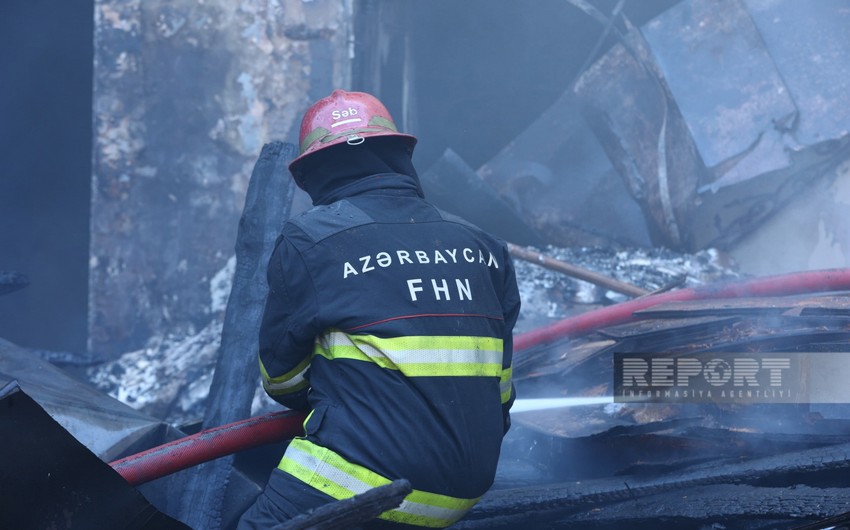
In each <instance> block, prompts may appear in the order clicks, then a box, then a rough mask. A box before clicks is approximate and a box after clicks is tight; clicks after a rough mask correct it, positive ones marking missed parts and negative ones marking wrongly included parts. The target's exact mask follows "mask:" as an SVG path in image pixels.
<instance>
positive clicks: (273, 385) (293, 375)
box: [260, 356, 312, 395]
mask: <svg viewBox="0 0 850 530" xmlns="http://www.w3.org/2000/svg"><path fill="white" fill-rule="evenodd" d="M311 358H312V356H309V357H307V358H306V359H304V360H303V361H301V362H300V363H298V366H296V367H295V368H293V369H292V370H290V371H288V372H286V373H285V374H283V375H279V376H276V377H270V376H269V372H268V371H267V370H266V367H265V365H264V364H263V360H262V359H260V375H262V378H263V388H264V389H265V390H266V392H268V393H269V394H271V395H281V394H292V393H294V392H298V391H299V390H301V389H303V388H307V387H308V386H309V385H310V382H309V381H307V380H306V379H305V378H304V374H305V373H306V372H307V369H308V368H310V359H311Z"/></svg>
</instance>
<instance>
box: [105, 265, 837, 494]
mask: <svg viewBox="0 0 850 530" xmlns="http://www.w3.org/2000/svg"><path fill="white" fill-rule="evenodd" d="M847 290H850V269H830V270H823V271H811V272H798V273H793V274H784V275H779V276H768V277H765V278H756V279H753V280H747V281H740V282H729V283H722V284H715V285H706V286H701V287H693V288H689V289H681V290H678V291H671V292H668V293H662V294H656V295H647V296H643V297H640V298H636V299H634V300H630V301H628V302H623V303H620V304H617V305H613V306H610V307H606V308H603V309H597V310H595V311H589V312H587V313H583V314H581V315H578V316H574V317H569V318H565V319H563V320H560V321H558V322H556V323H554V324H551V325H549V326H546V327H544V328H540V329H536V330H534V331H529V332H527V333H523V334H521V335H518V336H517V337H516V339H515V340H514V348H515V350H516V352H521V351H522V350H526V349H528V348H531V347H534V346H538V345H540V344H545V343H547V342H552V341H554V340H557V339H563V338H566V337H576V336H580V335H583V334H586V333H589V332H591V331H593V330H596V329H601V328H605V327H609V326H614V325H618V324H624V323H626V322H629V321H632V320H635V317H634V315H633V313H634V312H635V311H638V310H641V309H645V308H647V307H650V306H654V305H657V304H661V303H664V302H674V301H685V300H710V299H718V298H738V297H743V296H787V295H794V294H803V293H816V292H829V291H847ZM304 418H305V414H304V413H303V412H296V411H284V412H274V413H271V414H266V415H264V416H258V417H256V418H249V419H247V420H242V421H238V422H235V423H229V424H227V425H223V426H221V427H215V428H212V429H207V430H204V431H201V432H199V433H197V434H194V435H192V436H187V437H186V438H181V439H179V440H175V441H173V442H169V443H167V444H164V445H161V446H159V447H154V448H152V449H148V450H147V451H143V452H141V453H138V454H135V455H131V456H128V457H126V458H122V459H121V460H116V461H115V462H112V463H110V464H109V465H111V466H112V467H113V468H114V469H115V470H116V471H118V473H119V474H120V475H121V476H122V477H124V479H125V480H127V482H129V483H130V484H131V485H133V486H137V485H139V484H144V483H145V482H149V481H151V480H154V479H156V478H160V477H164V476H166V475H169V474H171V473H175V472H177V471H180V470H182V469H186V468H189V467H192V466H195V465H197V464H200V463H202V462H206V461H209V460H213V459H215V458H219V457H222V456H225V455H228V454H231V453H235V452H238V451H244V450H246V449H251V448H253V447H257V446H260V445H264V444H268V443H275V442H281V441H283V440H287V439H290V438H294V437H295V436H298V435H300V434H302V432H303V428H302V422H303V421H304Z"/></svg>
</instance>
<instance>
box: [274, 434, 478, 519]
mask: <svg viewBox="0 0 850 530" xmlns="http://www.w3.org/2000/svg"><path fill="white" fill-rule="evenodd" d="M294 445H297V444H293V443H291V444H290V445H289V447H288V448H287V449H286V453H285V454H284V457H283V458H284V460H286V459H289V460H291V461H292V462H294V463H295V464H298V465H299V466H302V467H303V468H305V469H306V470H307V471H308V473H309V478H308V479H307V480H304V479H305V477H302V476H299V475H301V474H300V473H299V472H298V471H296V470H294V469H289V466H285V465H284V463H283V462H282V466H281V468H282V469H285V470H286V471H288V472H289V473H290V474H292V475H293V476H295V477H296V478H299V479H301V480H304V481H305V482H307V484H310V485H311V486H313V487H315V484H313V483H312V481H315V480H316V479H320V480H322V482H324V481H329V482H331V483H333V484H334V485H335V486H336V487H332V488H329V489H330V490H331V491H329V489H328V488H327V487H326V488H325V489H323V491H324V492H325V493H328V494H330V495H331V496H332V497H334V498H337V499H341V498H345V497H343V496H342V495H341V493H342V492H340V491H339V488H342V489H344V490H348V491H349V492H351V494H352V496H353V495H357V494H360V493H364V492H366V491H368V490H370V489H372V488H373V487H378V486H382V485H384V484H389V483H390V480H389V479H387V478H385V477H383V476H381V475H379V474H377V473H374V472H372V471H369V470H367V469H366V468H362V467H360V466H358V468H359V472H360V473H368V474H369V475H371V476H372V477H373V478H374V479H373V482H374V483H375V484H374V486H372V485H369V484H367V483H366V482H363V481H362V480H360V479H358V478H357V477H354V476H352V475H350V474H349V473H346V472H345V471H343V470H341V469H339V468H337V467H335V466H333V465H331V464H330V463H328V462H323V461H322V460H320V459H319V458H316V457H315V456H313V455H311V454H310V453H308V452H306V451H303V450H301V449H300V448H299V447H294ZM331 453H332V452H331ZM332 454H333V455H334V456H336V457H337V458H341V457H339V455H336V453H332ZM347 464H348V466H352V467H353V466H355V464H351V463H347ZM325 486H327V485H325ZM417 493H419V494H423V493H424V494H425V495H428V494H427V493H425V492H417V491H416V490H414V493H411V495H416V494H417ZM467 511H468V509H463V510H455V509H451V508H444V507H440V506H433V505H430V504H423V503H419V502H414V501H410V500H407V499H405V500H404V501H402V503H401V505H399V507H398V508H396V509H394V510H390V512H398V513H403V514H407V515H412V516H416V517H422V518H428V519H436V520H447V521H451V522H454V521H457V520H458V519H460V518H461V517H463V516H464V514H466V512H467Z"/></svg>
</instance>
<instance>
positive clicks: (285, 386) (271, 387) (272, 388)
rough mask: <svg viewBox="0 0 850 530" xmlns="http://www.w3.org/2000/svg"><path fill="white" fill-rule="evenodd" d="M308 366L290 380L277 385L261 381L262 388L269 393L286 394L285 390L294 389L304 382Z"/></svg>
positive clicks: (268, 381) (265, 380)
mask: <svg viewBox="0 0 850 530" xmlns="http://www.w3.org/2000/svg"><path fill="white" fill-rule="evenodd" d="M309 367H310V366H309V365H307V368H304V369H303V370H301V371H300V372H298V373H297V374H295V375H294V376H293V377H292V379H287V380H286V381H281V382H279V383H273V382H272V381H271V380H270V379H264V380H263V386H264V387H265V389H266V390H268V391H269V392H272V393H273V392H286V391H287V390H289V389H291V388H294V387H296V386H298V385H299V384H301V383H302V382H303V381H304V374H305V373H307V369H308V368H309Z"/></svg>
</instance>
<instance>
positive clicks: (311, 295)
mask: <svg viewBox="0 0 850 530" xmlns="http://www.w3.org/2000/svg"><path fill="white" fill-rule="evenodd" d="M415 144H416V138H415V137H413V136H410V135H407V134H402V133H399V132H398V130H397V129H396V126H395V124H394V122H393V119H392V117H391V116H390V114H389V112H388V111H387V109H386V108H385V107H384V105H383V104H382V103H381V102H380V101H379V100H378V99H376V98H375V97H373V96H371V95H369V94H366V93H363V92H346V91H343V90H335V91H334V92H333V93H332V94H331V95H330V96H328V97H326V98H323V99H321V100H319V101H318V102H316V103H315V104H313V105H312V106H311V107H310V108H309V109H308V110H307V112H306V113H305V115H304V117H303V120H302V123H301V130H300V155H299V156H298V158H296V159H295V160H294V161H293V162H292V163H291V165H290V167H289V168H290V172H291V173H292V176H293V178H294V179H295V182H296V183H297V185H298V186H299V187H301V188H302V189H304V190H305V191H306V192H307V193H308V194H309V195H310V198H311V199H312V201H313V205H314V207H313V208H312V209H310V210H308V211H306V212H304V213H302V214H300V215H298V216H295V217H294V218H292V219H290V220H289V221H288V222H287V223H286V225H285V226H284V228H283V231H282V233H281V235H280V237H279V238H278V241H277V243H276V246H275V250H274V252H273V254H272V256H271V259H270V262H269V265H268V283H269V295H268V299H267V302H266V306H265V312H264V315H263V320H262V326H261V329H260V339H259V343H260V346H259V361H260V371H261V374H262V380H263V387H264V389H265V391H266V392H267V393H268V394H269V395H270V396H271V397H272V398H273V399H275V400H276V401H277V402H279V403H281V404H283V405H284V406H286V407H289V408H292V409H301V410H309V411H310V413H309V416H308V417H307V420H306V421H305V422H304V431H305V434H304V436H303V437H299V438H296V439H295V440H293V441H292V442H290V444H289V446H288V447H287V449H286V452H285V454H284V456H283V458H282V459H281V461H280V464H279V466H278V467H277V468H276V469H274V470H273V471H272V474H271V476H270V479H269V482H268V484H267V486H266V488H265V491H264V492H263V493H262V494H261V495H260V497H259V498H258V499H257V501H256V502H255V504H254V505H252V506H251V507H250V508H249V509H248V511H247V512H246V513H245V514H244V515H243V517H242V519H241V520H240V525H239V528H240V529H260V528H271V527H273V526H275V525H276V524H279V523H280V522H282V521H286V520H288V519H291V518H292V517H294V516H296V515H298V514H300V513H304V512H307V511H308V510H310V509H313V508H316V507H317V506H320V505H322V504H325V503H329V502H333V501H334V500H339V499H345V498H348V497H351V496H353V495H356V494H358V493H362V492H364V491H366V490H368V489H370V488H373V487H377V486H381V485H383V484H387V483H389V482H390V481H392V480H395V479H400V478H405V479H407V480H408V481H410V483H411V485H412V486H413V488H414V489H413V492H412V493H411V494H409V495H408V496H407V497H406V499H405V501H404V502H403V503H402V504H401V505H400V506H399V507H398V508H396V509H393V510H390V511H387V512H384V513H383V514H382V515H381V516H380V517H379V519H376V520H374V521H372V522H371V523H369V524H368V525H366V527H365V528H422V527H428V528H444V527H447V526H449V525H451V524H452V523H454V522H455V521H457V520H458V519H460V518H461V517H463V515H464V514H465V513H466V512H467V511H468V510H469V509H470V508H472V506H473V505H474V504H475V503H476V502H477V501H478V499H480V498H481V496H482V495H483V494H484V493H485V492H486V491H487V489H488V488H489V487H490V486H491V485H492V483H493V479H494V476H495V472H496V463H497V460H498V458H499V451H500V447H501V442H502V437H503V436H504V434H505V433H506V432H507V430H508V427H509V425H510V416H509V409H510V407H511V404H512V403H513V400H514V398H515V392H514V388H513V385H512V383H511V353H512V330H513V327H514V324H515V322H516V319H517V315H518V313H519V308H520V299H519V293H518V290H517V285H516V277H515V274H514V268H513V265H512V263H511V258H510V256H509V254H508V250H507V247H506V244H505V243H504V242H503V241H501V240H499V239H496V238H494V237H492V236H491V235H488V234H487V233H485V232H484V231H482V230H480V229H479V228H477V227H475V226H473V225H471V224H469V223H467V222H465V221H464V220H463V219H461V218H459V217H456V216H454V215H451V214H448V213H446V212H443V211H441V210H439V209H437V208H436V207H434V206H433V205H431V204H429V203H428V202H426V201H425V200H424V198H423V192H422V188H421V186H420V183H419V179H418V176H417V174H416V170H415V169H414V167H413V164H412V160H411V156H412V153H413V148H414V145H415ZM469 200H471V201H474V200H475V197H469Z"/></svg>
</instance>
